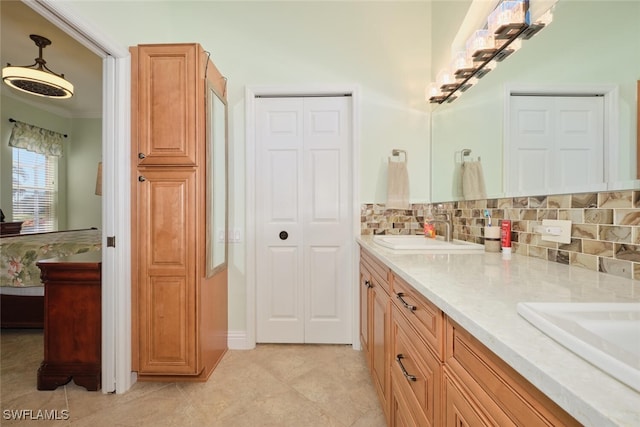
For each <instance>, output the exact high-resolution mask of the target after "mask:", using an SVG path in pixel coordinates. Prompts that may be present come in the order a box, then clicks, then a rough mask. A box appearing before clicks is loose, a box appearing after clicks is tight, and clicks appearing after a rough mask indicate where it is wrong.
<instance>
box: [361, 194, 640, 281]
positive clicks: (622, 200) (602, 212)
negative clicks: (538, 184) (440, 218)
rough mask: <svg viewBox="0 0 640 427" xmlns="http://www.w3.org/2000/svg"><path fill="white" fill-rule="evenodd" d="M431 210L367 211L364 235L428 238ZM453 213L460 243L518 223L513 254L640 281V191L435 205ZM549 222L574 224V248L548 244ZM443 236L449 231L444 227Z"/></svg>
mask: <svg viewBox="0 0 640 427" xmlns="http://www.w3.org/2000/svg"><path fill="white" fill-rule="evenodd" d="M429 206H430V205H429V204H414V205H412V206H411V209H409V210H397V209H389V210H387V209H385V207H384V205H379V204H364V205H362V207H361V222H362V228H361V234H422V230H423V228H422V227H423V223H424V214H425V212H427V209H428V208H429ZM431 208H432V210H433V212H436V210H437V211H439V212H449V213H451V216H452V218H453V236H454V238H455V239H460V240H466V241H472V242H475V243H481V244H483V243H484V227H485V225H486V222H487V220H486V218H485V217H484V210H485V209H488V210H489V212H490V213H491V217H492V221H493V224H494V225H499V224H500V221H501V220H502V219H509V220H511V221H512V236H511V239H512V247H513V252H514V253H517V254H521V255H527V256H532V257H536V258H542V259H546V260H548V261H552V262H559V263H562V264H569V265H573V266H578V267H583V268H587V269H590V270H595V271H600V272H604V273H609V274H613V275H616V276H621V277H626V278H633V279H635V280H640V190H629V191H617V192H601V193H582V194H564V195H550V196H535V197H514V198H504V199H486V200H472V201H458V202H447V203H438V204H433V205H431ZM543 219H561V220H570V221H571V222H572V225H571V243H568V244H562V243H556V242H548V241H543V240H542V239H541V236H540V234H538V233H534V231H533V230H534V227H536V226H538V225H541V224H542V220H543ZM437 229H438V234H442V233H443V232H444V226H438V227H437Z"/></svg>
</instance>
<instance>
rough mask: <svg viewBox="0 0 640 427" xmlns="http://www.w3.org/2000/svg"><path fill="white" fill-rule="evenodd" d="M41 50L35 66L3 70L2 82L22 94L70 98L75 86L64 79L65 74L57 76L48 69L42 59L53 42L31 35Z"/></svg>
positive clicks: (9, 66) (10, 67) (9, 67)
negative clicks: (45, 49) (43, 50)
mask: <svg viewBox="0 0 640 427" xmlns="http://www.w3.org/2000/svg"><path fill="white" fill-rule="evenodd" d="M29 37H30V38H31V40H33V41H34V43H35V44H36V46H38V48H39V53H38V57H37V58H36V59H35V61H36V62H35V64H33V65H29V66H22V67H12V66H11V64H7V66H6V67H4V68H3V69H2V80H3V81H4V82H5V83H6V84H8V85H9V86H11V87H13V88H15V89H18V90H20V91H22V92H26V93H30V94H32V95H37V96H43V97H46V98H58V99H63V98H70V97H72V96H73V85H72V84H71V83H69V82H68V81H67V80H65V78H64V74H56V73H54V72H53V71H51V70H50V69H49V68H47V65H46V64H47V62H46V61H45V60H44V59H42V49H44V48H45V47H46V46H48V45H50V44H51V40H49V39H47V38H45V37H42V36H38V35H35V34H31V35H30V36H29Z"/></svg>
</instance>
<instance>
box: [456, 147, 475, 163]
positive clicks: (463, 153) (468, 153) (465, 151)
mask: <svg viewBox="0 0 640 427" xmlns="http://www.w3.org/2000/svg"><path fill="white" fill-rule="evenodd" d="M470 156H471V150H470V149H469V148H463V149H462V151H460V163H464V162H465V160H466V158H467V157H470ZM470 160H471V161H473V159H470ZM478 161H480V156H478Z"/></svg>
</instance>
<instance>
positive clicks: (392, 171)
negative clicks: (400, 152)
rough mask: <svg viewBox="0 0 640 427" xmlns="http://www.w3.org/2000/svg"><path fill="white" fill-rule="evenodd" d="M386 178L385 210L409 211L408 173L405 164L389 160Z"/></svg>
mask: <svg viewBox="0 0 640 427" xmlns="http://www.w3.org/2000/svg"><path fill="white" fill-rule="evenodd" d="M388 170H389V173H388V176H387V209H409V208H410V206H409V173H408V172H407V162H394V161H392V160H391V159H389V169H388Z"/></svg>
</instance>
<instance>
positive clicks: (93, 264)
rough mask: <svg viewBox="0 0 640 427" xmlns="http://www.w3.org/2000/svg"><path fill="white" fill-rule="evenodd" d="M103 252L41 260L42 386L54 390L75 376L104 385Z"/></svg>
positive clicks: (81, 382)
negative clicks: (42, 310)
mask: <svg viewBox="0 0 640 427" xmlns="http://www.w3.org/2000/svg"><path fill="white" fill-rule="evenodd" d="M101 256H102V255H101V252H86V253H82V254H77V255H71V256H67V257H60V258H51V259H46V260H42V261H39V262H38V263H37V265H38V267H40V270H41V272H42V274H41V278H42V282H43V283H44V287H45V288H44V361H43V362H42V364H41V365H40V369H38V390H54V389H56V388H57V387H58V386H61V385H64V384H66V383H68V382H69V381H70V380H71V379H73V381H74V382H75V383H76V384H78V385H80V386H83V387H85V388H86V389H87V390H91V391H95V390H99V389H100V381H101V368H102V366H101V363H102V361H101V351H102V350H101V348H102V332H101V328H102V309H101V292H102V290H101V270H102V262H101Z"/></svg>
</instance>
